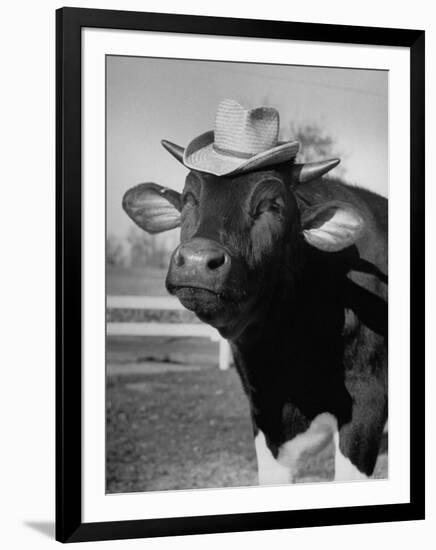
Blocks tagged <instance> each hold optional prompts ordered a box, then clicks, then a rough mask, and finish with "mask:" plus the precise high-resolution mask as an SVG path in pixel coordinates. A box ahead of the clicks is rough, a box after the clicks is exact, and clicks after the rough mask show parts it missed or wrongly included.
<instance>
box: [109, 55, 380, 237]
mask: <svg viewBox="0 0 436 550" xmlns="http://www.w3.org/2000/svg"><path fill="white" fill-rule="evenodd" d="M224 98H231V99H235V100H237V101H238V102H239V103H241V104H242V105H244V106H245V107H246V108H253V107H258V106H260V105H265V104H267V105H269V106H273V107H276V108H277V109H278V111H279V113H280V123H281V138H283V139H292V135H291V134H290V127H291V123H293V124H295V125H299V124H305V123H310V124H317V125H318V126H319V127H320V128H322V129H323V130H324V131H325V132H326V133H327V134H328V135H330V136H331V137H332V138H333V139H334V140H335V149H336V151H335V152H337V153H338V154H339V156H340V157H341V167H342V172H341V176H342V177H344V178H345V179H346V180H347V181H348V182H350V183H353V184H358V185H360V186H363V187H366V188H368V189H371V190H373V191H376V192H378V193H380V194H381V195H384V196H387V194H388V72H387V71H375V70H363V69H342V68H325V67H303V66H292V65H264V64H248V63H228V62H227V63H226V62H216V61H197V60H194V61H192V60H179V59H158V58H142V57H117V56H109V57H108V58H107V229H108V233H109V234H113V235H117V236H119V237H123V236H125V235H126V233H127V231H128V229H129V227H130V226H131V224H132V222H131V221H130V220H129V218H128V217H127V215H126V214H125V213H124V211H123V210H122V208H121V199H122V196H123V194H124V192H125V191H126V190H127V189H129V188H130V187H132V186H134V185H136V184H137V183H141V182H147V181H154V182H155V183H158V184H161V185H165V186H167V187H172V188H174V189H177V190H181V189H182V188H183V184H184V180H185V177H186V174H187V173H188V170H187V169H186V168H185V167H183V166H182V165H181V164H179V163H178V162H177V161H176V160H175V159H174V158H173V157H172V156H171V155H169V153H167V152H166V151H165V150H164V149H163V147H162V146H161V145H160V140H161V139H168V140H170V141H173V142H175V143H177V144H179V145H182V146H186V145H187V144H188V143H189V142H190V141H191V140H192V139H193V138H194V137H196V136H198V135H199V134H201V133H203V132H205V131H207V130H211V129H213V124H214V119H215V112H216V108H217V105H218V103H219V102H220V100H222V99H224Z"/></svg>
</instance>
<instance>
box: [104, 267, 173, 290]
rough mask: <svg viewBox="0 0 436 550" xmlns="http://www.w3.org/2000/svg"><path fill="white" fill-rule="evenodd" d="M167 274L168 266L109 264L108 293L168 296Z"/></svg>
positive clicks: (107, 272)
mask: <svg viewBox="0 0 436 550" xmlns="http://www.w3.org/2000/svg"><path fill="white" fill-rule="evenodd" d="M166 274H167V270H166V268H165V269H158V268H153V267H122V266H107V268H106V293H107V294H108V295H115V296H126V295H127V296H168V292H167V290H166V288H165V277H166Z"/></svg>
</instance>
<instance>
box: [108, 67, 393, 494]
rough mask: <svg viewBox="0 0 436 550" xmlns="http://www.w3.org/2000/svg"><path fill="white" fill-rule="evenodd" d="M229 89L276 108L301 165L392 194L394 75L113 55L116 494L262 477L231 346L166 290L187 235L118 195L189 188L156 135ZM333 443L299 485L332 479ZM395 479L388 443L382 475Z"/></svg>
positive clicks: (192, 122) (111, 436)
mask: <svg viewBox="0 0 436 550" xmlns="http://www.w3.org/2000/svg"><path fill="white" fill-rule="evenodd" d="M223 98H232V99H235V100H237V101H239V102H240V103H241V104H242V105H244V106H245V107H247V108H251V107H257V106H259V105H269V106H273V107H276V108H277V109H278V110H279V113H280V119H281V136H280V137H281V139H284V140H285V139H296V140H298V141H300V143H301V148H300V153H299V158H298V159H297V160H299V161H311V160H318V159H324V158H328V157H336V156H337V157H340V158H341V160H342V162H341V164H340V166H339V167H338V168H337V169H336V170H335V175H337V176H340V177H343V178H344V179H346V180H347V182H349V183H351V184H357V185H360V186H362V187H366V188H369V189H371V190H373V191H376V192H378V193H380V194H382V195H384V196H387V195H388V135H387V125H388V73H387V72H385V71H373V70H362V69H358V70H356V69H337V68H321V67H297V66H290V65H289V66H277V65H260V64H259V65H258V64H244V63H226V62H210V61H189V60H170V59H154V58H150V59H149V58H139V57H138V58H137V57H117V56H108V57H107V98H106V100H107V248H106V250H107V255H106V262H107V267H106V293H107V296H108V299H107V305H108V307H107V313H106V315H107V323H108V324H107V327H108V336H107V392H106V405H107V430H106V438H107V445H106V458H107V461H106V488H107V491H108V492H130V491H148V490H167V489H190V488H206V487H225V486H241V485H251V484H256V482H257V480H256V462H255V454H254V444H253V438H252V430H251V425H250V421H249V411H248V402H247V400H246V398H245V396H244V395H243V392H242V388H241V384H240V381H239V379H238V376H237V375H236V373H235V370H234V369H232V368H231V357H229V356H228V350H227V348H226V345H225V342H223V341H221V340H220V339H219V338H218V335H217V334H215V333H214V332H213V331H211V330H210V329H209V327H206V326H204V325H202V324H201V323H199V321H197V319H196V318H195V316H194V315H192V314H191V313H190V312H188V311H186V310H183V309H182V308H181V307H180V305H179V304H178V302H177V301H176V300H174V299H173V298H171V297H168V295H167V292H166V290H165V285H164V281H165V276H166V271H167V267H168V261H169V257H170V255H171V252H172V251H173V249H174V248H175V246H176V244H177V242H178V238H179V234H178V233H179V232H178V230H174V231H170V232H167V233H164V234H162V235H156V236H150V235H148V234H146V233H145V232H143V231H142V230H140V229H139V228H138V227H137V226H136V225H134V224H133V222H131V221H130V219H129V218H128V217H127V215H126V214H125V213H124V211H123V210H122V208H121V200H122V196H123V194H124V192H125V191H126V190H127V189H129V188H130V187H132V186H133V185H136V184H137V183H140V182H145V181H154V182H156V183H158V184H161V185H165V186H168V187H171V188H173V189H177V190H178V191H181V190H182V188H183V185H184V179H185V177H186V173H187V170H186V169H185V168H184V167H183V166H182V165H180V164H179V163H178V162H177V161H176V160H174V159H173V158H172V157H171V156H170V155H169V154H168V153H167V152H166V151H165V150H164V149H163V148H162V147H161V145H160V140H161V139H169V140H170V141H174V142H176V143H178V144H180V145H182V146H185V145H186V144H187V143H188V142H189V141H190V140H191V139H193V138H194V137H196V136H197V135H199V134H201V133H203V132H205V131H207V130H210V129H212V128H213V124H214V117H215V110H216V107H217V105H218V102H219V101H220V100H221V99H223ZM332 467H333V462H332V448H331V447H329V448H327V449H326V450H325V452H324V454H323V455H320V456H318V457H316V459H314V460H311V461H309V462H306V463H305V464H302V465H301V472H300V474H299V481H302V482H303V481H326V480H329V479H331V478H332V476H333V470H332ZM386 475H387V440H385V441H384V444H383V448H382V453H381V456H380V457H379V462H378V464H377V468H376V472H375V476H376V477H386Z"/></svg>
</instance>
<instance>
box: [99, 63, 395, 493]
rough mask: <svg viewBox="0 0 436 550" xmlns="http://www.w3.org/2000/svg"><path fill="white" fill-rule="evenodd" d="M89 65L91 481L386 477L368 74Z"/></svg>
mask: <svg viewBox="0 0 436 550" xmlns="http://www.w3.org/2000/svg"><path fill="white" fill-rule="evenodd" d="M105 70H106V121H105V122H106V395H105V400H106V417H105V418H106V436H105V440H106V451H105V452H106V465H105V468H106V469H105V490H106V493H107V494H117V493H135V492H149V491H174V490H193V489H206V488H211V489H218V488H225V487H244V486H247V487H252V486H253V487H255V486H259V485H261V486H263V485H288V484H295V483H299V484H301V483H307V484H309V483H310V484H314V483H317V484H321V483H341V482H349V481H361V482H362V483H365V482H366V481H367V480H370V479H371V480H374V479H388V478H389V467H388V464H389V453H388V436H389V431H388V396H389V382H388V200H389V173H388V166H389V164H388V160H389V152H388V151H389V150H388V145H389V144H388V137H389V136H388V112H389V105H388V83H389V78H388V77H389V75H388V71H385V70H374V69H370V68H368V69H362V68H352V67H349V68H343V67H340V68H339V67H334V66H332V67H321V66H301V65H292V64H288V65H279V64H262V63H243V62H226V61H215V60H214V61H209V60H207V59H204V60H202V59H198V60H192V59H190V60H189V59H170V58H156V57H142V56H123V55H107V56H106V68H105Z"/></svg>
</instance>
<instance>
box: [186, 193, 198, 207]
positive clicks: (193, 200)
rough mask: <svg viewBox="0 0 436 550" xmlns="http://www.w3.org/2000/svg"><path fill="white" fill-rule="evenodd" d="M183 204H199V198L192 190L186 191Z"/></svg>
mask: <svg viewBox="0 0 436 550" xmlns="http://www.w3.org/2000/svg"><path fill="white" fill-rule="evenodd" d="M182 202H183V206H195V205H196V204H198V201H197V199H196V198H195V195H194V194H193V193H191V192H190V191H187V192H186V193H184V195H183V197H182Z"/></svg>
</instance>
